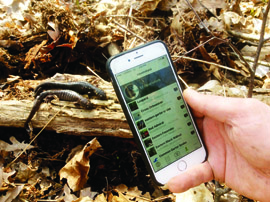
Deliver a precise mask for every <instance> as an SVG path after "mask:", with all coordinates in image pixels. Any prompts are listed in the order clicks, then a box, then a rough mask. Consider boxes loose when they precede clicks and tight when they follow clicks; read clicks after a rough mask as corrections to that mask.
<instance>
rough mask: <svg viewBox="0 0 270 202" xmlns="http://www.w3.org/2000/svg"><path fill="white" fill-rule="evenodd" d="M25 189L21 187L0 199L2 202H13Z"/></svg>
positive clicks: (9, 191)
mask: <svg viewBox="0 0 270 202" xmlns="http://www.w3.org/2000/svg"><path fill="white" fill-rule="evenodd" d="M23 187H24V185H19V186H16V187H15V188H13V189H11V190H8V191H7V193H6V194H5V195H2V196H1V197H0V201H1V202H12V201H13V199H15V198H16V197H17V196H18V195H19V193H20V192H21V190H22V189H23Z"/></svg>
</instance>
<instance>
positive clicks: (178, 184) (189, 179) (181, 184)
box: [167, 161, 213, 193]
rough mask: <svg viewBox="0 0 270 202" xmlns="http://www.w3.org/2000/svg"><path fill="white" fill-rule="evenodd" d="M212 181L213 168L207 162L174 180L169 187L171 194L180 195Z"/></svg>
mask: <svg viewBox="0 0 270 202" xmlns="http://www.w3.org/2000/svg"><path fill="white" fill-rule="evenodd" d="M212 179H213V172H212V168H211V166H210V164H209V163H208V162H207V161H206V162H204V163H202V164H199V165H197V166H194V167H193V168H190V169H188V170H187V171H186V172H184V173H181V174H180V175H178V176H176V177H174V178H172V179H171V180H170V181H169V182H168V184H167V185H168V188H169V189H170V191H171V192H174V193H179V192H184V191H186V190H188V189H190V188H192V187H195V186H198V185H200V184H201V183H204V182H208V181H210V180H212Z"/></svg>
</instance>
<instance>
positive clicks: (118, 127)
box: [0, 74, 133, 138]
mask: <svg viewBox="0 0 270 202" xmlns="http://www.w3.org/2000/svg"><path fill="white" fill-rule="evenodd" d="M44 81H58V82H71V81H88V82H90V83H91V84H93V85H95V86H97V87H99V88H101V89H103V90H104V91H105V92H106V94H107V97H108V100H98V99H90V100H91V102H92V103H93V105H94V108H93V109H83V108H80V107H78V106H75V105H74V103H72V102H66V101H59V100H57V99H56V100H53V101H52V102H51V103H42V104H41V106H40V109H39V110H38V111H37V113H36V114H35V116H34V117H33V119H32V120H31V124H32V126H33V128H40V129H41V128H43V127H44V126H45V125H46V124H47V123H48V121H49V120H50V119H51V118H52V117H53V116H54V115H55V114H56V113H57V112H58V111H59V110H60V112H59V113H58V114H57V115H56V117H55V118H54V119H53V120H52V121H51V122H50V123H49V124H48V126H47V127H46V128H45V129H46V130H51V131H56V132H57V133H64V134H70V135H84V136H116V137H122V138H131V137H133V136H132V133H131V131H130V129H129V126H128V123H127V121H126V119H125V116H124V114H123V112H122V109H121V106H120V104H119V103H118V100H117V98H116V96H115V94H114V90H113V87H112V85H111V84H110V83H109V82H106V81H103V80H101V79H99V78H97V77H95V76H81V75H70V74H56V75H55V76H54V77H52V78H50V79H46V80H43V81H38V80H21V79H19V81H15V82H10V83H9V84H7V86H6V87H5V89H4V90H2V92H1V100H0V126H5V127H24V123H25V120H26V119H27V117H28V115H29V113H30V111H31V109H32V107H33V101H34V96H33V90H34V89H35V87H36V86H37V85H39V84H40V83H41V82H44ZM63 106H65V107H64V108H63Z"/></svg>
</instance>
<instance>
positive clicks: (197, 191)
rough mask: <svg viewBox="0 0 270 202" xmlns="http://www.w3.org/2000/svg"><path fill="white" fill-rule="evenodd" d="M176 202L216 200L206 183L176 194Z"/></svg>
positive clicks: (209, 201)
mask: <svg viewBox="0 0 270 202" xmlns="http://www.w3.org/2000/svg"><path fill="white" fill-rule="evenodd" d="M175 195H176V202H182V201H188V202H202V201H208V202H214V200H213V195H212V193H211V192H210V191H209V190H208V189H207V188H206V187H205V185H204V184H201V185H200V186H197V187H194V188H191V189H189V190H188V191H186V192H183V193H179V194H175Z"/></svg>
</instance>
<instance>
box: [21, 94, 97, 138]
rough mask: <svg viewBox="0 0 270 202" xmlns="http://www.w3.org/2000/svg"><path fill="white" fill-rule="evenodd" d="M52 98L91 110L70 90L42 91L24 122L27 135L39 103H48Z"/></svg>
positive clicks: (86, 103)
mask: <svg viewBox="0 0 270 202" xmlns="http://www.w3.org/2000/svg"><path fill="white" fill-rule="evenodd" d="M54 96H57V97H58V99H59V100H63V101H72V102H76V103H77V104H79V105H81V106H82V107H83V108H85V109H91V108H92V104H91V102H90V101H89V100H88V99H86V98H84V97H83V96H82V95H80V94H78V93H77V92H75V91H72V90H48V91H44V92H42V93H41V94H40V95H38V96H37V97H36V99H35V101H34V105H33V107H32V110H31V112H30V114H29V116H28V117H27V119H26V121H25V124H24V127H25V129H26V131H27V132H28V133H30V132H31V129H30V128H29V125H28V124H29V122H30V121H31V119H32V118H33V116H34V115H35V113H36V112H37V111H38V110H39V107H40V105H41V103H42V102H44V101H47V102H48V101H49V100H52V99H53V98H54Z"/></svg>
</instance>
